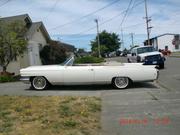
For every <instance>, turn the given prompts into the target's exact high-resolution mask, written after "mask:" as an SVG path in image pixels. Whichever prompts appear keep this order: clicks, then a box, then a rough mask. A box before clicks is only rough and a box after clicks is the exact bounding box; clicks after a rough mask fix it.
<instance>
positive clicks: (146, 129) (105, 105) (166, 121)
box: [0, 57, 180, 135]
mask: <svg viewBox="0 0 180 135" xmlns="http://www.w3.org/2000/svg"><path fill="white" fill-rule="evenodd" d="M108 60H110V61H112V60H113V61H114V60H115V61H121V62H126V58H120V57H117V58H111V59H108ZM179 67H180V59H178V58H167V61H166V64H165V69H164V70H160V78H159V80H158V82H153V83H136V84H134V85H133V86H132V87H131V88H129V89H126V90H116V89H113V88H112V87H111V86H109V85H106V86H100V85H98V86H53V87H51V88H50V89H49V90H46V91H35V90H31V89H30V87H29V85H27V84H23V83H21V82H15V83H5V84H0V95H26V96H33V95H35V96H53V95H56V96H57V95H63V96H67V95H73V96H98V97H101V98H102V115H101V122H102V134H103V135H144V134H145V135H170V134H171V135H179V134H180V91H179V90H180V88H179V83H180V81H179V77H180V68H179Z"/></svg>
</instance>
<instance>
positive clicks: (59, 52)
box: [40, 41, 67, 65]
mask: <svg viewBox="0 0 180 135" xmlns="http://www.w3.org/2000/svg"><path fill="white" fill-rule="evenodd" d="M40 58H41V62H42V64H43V65H52V64H60V63H62V62H64V61H65V60H66V58H67V55H66V49H65V48H64V47H62V46H61V45H59V44H58V42H56V41H51V42H50V45H46V46H44V47H43V49H42V50H41V51H40Z"/></svg>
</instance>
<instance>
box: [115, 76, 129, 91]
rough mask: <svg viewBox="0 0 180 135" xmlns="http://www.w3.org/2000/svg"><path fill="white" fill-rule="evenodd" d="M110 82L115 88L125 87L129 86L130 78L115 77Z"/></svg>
mask: <svg viewBox="0 0 180 135" xmlns="http://www.w3.org/2000/svg"><path fill="white" fill-rule="evenodd" d="M112 84H113V86H114V87H115V88H118V89H125V88H127V87H128V86H129V84H130V80H129V78H127V77H115V78H114V79H113V81H112Z"/></svg>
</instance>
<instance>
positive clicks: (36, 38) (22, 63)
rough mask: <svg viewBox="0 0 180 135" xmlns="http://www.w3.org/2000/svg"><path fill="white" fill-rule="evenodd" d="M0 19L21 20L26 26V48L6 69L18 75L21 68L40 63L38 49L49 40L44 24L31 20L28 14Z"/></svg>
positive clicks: (4, 21) (5, 20) (8, 20)
mask: <svg viewBox="0 0 180 135" xmlns="http://www.w3.org/2000/svg"><path fill="white" fill-rule="evenodd" d="M0 20H1V21H3V23H10V22H13V21H17V20H18V21H23V22H24V24H25V26H26V27H27V33H26V35H25V38H26V39H27V41H28V45H27V50H26V51H25V52H24V55H23V56H22V57H20V56H19V57H18V58H17V60H14V61H13V62H11V63H10V64H9V65H8V67H7V71H8V72H13V73H15V75H18V74H19V70H20V69H21V68H24V67H28V66H32V65H41V60H40V56H39V51H40V50H41V49H42V48H43V46H45V45H47V44H49V42H50V40H51V38H50V36H49V34H48V32H47V30H46V28H45V26H44V24H43V23H42V22H32V20H31V18H30V17H29V15H28V14H23V15H18V16H11V17H5V18H1V19H0Z"/></svg>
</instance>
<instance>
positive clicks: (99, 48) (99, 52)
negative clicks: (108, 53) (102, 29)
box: [94, 19, 101, 58]
mask: <svg viewBox="0 0 180 135" xmlns="http://www.w3.org/2000/svg"><path fill="white" fill-rule="evenodd" d="M94 21H95V22H96V25H97V40H98V54H99V58H101V46H100V39H99V23H98V19H95V20H94Z"/></svg>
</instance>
